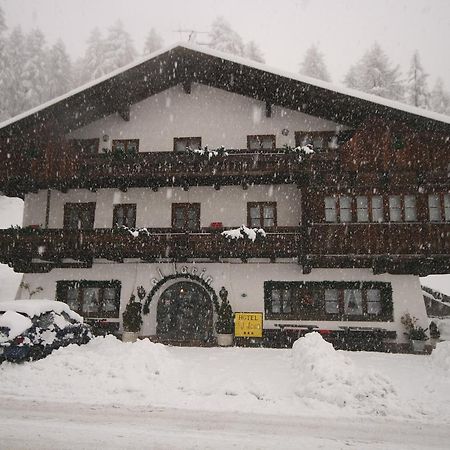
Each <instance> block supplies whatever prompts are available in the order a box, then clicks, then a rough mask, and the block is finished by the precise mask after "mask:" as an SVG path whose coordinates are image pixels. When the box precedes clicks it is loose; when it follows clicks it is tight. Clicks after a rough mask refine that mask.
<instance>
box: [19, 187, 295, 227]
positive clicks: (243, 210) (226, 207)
mask: <svg viewBox="0 0 450 450" xmlns="http://www.w3.org/2000/svg"><path fill="white" fill-rule="evenodd" d="M46 198H47V192H46V191H40V192H39V194H29V195H27V196H26V198H25V211H26V214H24V225H25V226H26V225H32V224H41V225H42V226H43V225H44V223H45V208H46ZM258 201H259V202H265V201H270V202H277V216H278V225H279V226H297V225H298V224H299V222H300V220H301V214H300V191H299V190H298V189H297V188H296V187H295V186H292V185H275V186H270V185H269V186H263V185H258V186H249V187H248V189H247V190H243V189H242V187H240V186H224V187H222V188H221V189H220V190H219V191H216V190H215V189H214V188H213V187H209V186H205V187H192V188H190V189H189V191H184V190H183V189H182V188H161V189H160V190H159V191H158V192H153V191H152V190H151V189H150V188H132V189H129V190H128V191H127V192H121V191H120V190H118V189H99V190H98V191H97V192H91V191H89V190H87V189H72V190H69V191H68V192H67V193H62V192H60V191H51V197H50V217H49V228H62V227H63V217H64V204H65V203H70V202H96V211H95V224H94V225H95V228H110V227H111V226H112V219H113V206H114V205H115V204H118V203H136V205H137V208H136V226H138V227H156V228H159V227H161V228H165V227H171V215H172V206H171V205H172V203H192V202H197V203H200V220H201V226H202V227H209V226H210V224H211V222H222V223H223V225H224V226H226V227H229V226H240V225H242V224H247V202H258Z"/></svg>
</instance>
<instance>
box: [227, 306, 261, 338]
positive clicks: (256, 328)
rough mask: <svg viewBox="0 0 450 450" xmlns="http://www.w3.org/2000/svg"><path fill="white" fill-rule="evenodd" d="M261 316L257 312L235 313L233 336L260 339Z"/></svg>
mask: <svg viewBox="0 0 450 450" xmlns="http://www.w3.org/2000/svg"><path fill="white" fill-rule="evenodd" d="M262 330H263V315H262V313H259V312H254V313H247V312H245V313H240V312H238V313H236V314H235V316H234V335H235V336H236V337H262Z"/></svg>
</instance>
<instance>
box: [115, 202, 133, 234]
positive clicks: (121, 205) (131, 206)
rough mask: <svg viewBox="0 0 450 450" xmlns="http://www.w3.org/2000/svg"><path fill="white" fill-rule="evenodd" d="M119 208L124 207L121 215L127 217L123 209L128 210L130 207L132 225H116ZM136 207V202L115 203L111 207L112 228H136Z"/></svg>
mask: <svg viewBox="0 0 450 450" xmlns="http://www.w3.org/2000/svg"><path fill="white" fill-rule="evenodd" d="M120 208H124V214H123V217H124V218H125V217H128V214H127V213H126V212H125V211H128V210H129V209H131V210H132V211H133V224H132V225H129V224H127V225H125V224H124V225H118V224H117V219H118V212H119V209H120ZM136 208H137V205H136V203H116V204H115V205H114V207H113V222H112V226H113V228H118V227H120V226H126V227H128V228H136Z"/></svg>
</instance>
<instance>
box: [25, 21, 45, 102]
mask: <svg viewBox="0 0 450 450" xmlns="http://www.w3.org/2000/svg"><path fill="white" fill-rule="evenodd" d="M23 83H24V89H25V103H26V108H27V109H29V108H33V107H34V106H37V105H40V104H41V103H43V102H44V101H45V100H46V99H47V98H48V80H47V64H46V46H45V37H44V35H43V34H42V32H41V31H40V30H38V29H35V30H32V31H31V32H30V34H29V35H28V36H27V37H26V39H25V64H24V67H23Z"/></svg>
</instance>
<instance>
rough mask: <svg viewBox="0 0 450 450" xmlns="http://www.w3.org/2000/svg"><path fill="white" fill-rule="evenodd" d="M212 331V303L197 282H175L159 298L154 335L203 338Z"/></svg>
mask: <svg viewBox="0 0 450 450" xmlns="http://www.w3.org/2000/svg"><path fill="white" fill-rule="evenodd" d="M212 332H213V302H212V300H211V296H210V294H209V293H208V292H207V290H206V289H205V288H204V287H202V286H201V285H200V284H198V283H195V282H192V281H186V280H183V281H178V282H176V283H174V284H172V285H171V286H169V287H168V288H167V289H166V290H165V291H164V292H163V293H162V294H161V296H160V297H159V301H158V307H157V311H156V334H157V336H158V338H159V339H161V340H166V341H207V340H208V339H210V338H211V336H212Z"/></svg>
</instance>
